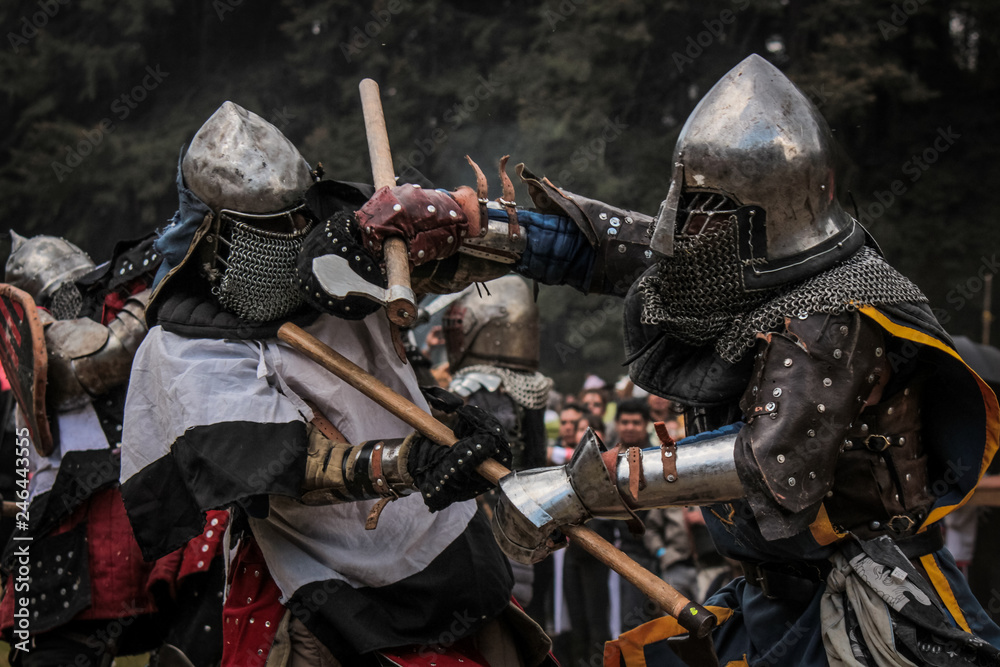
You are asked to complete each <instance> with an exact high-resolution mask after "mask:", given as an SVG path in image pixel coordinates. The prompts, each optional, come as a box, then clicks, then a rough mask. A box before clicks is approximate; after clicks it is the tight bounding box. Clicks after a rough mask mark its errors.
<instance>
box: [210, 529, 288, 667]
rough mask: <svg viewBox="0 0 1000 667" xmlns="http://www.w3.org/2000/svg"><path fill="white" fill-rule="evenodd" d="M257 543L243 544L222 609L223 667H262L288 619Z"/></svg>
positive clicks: (234, 562) (235, 559)
mask: <svg viewBox="0 0 1000 667" xmlns="http://www.w3.org/2000/svg"><path fill="white" fill-rule="evenodd" d="M279 595H280V591H279V590H278V585H277V584H276V583H274V579H272V578H271V572H270V571H269V570H268V569H267V565H266V564H265V563H264V554H262V553H261V551H260V547H258V546H257V542H256V540H254V539H253V538H247V539H244V540H242V541H241V542H240V547H239V549H238V550H237V552H236V557H235V558H234V559H233V563H232V566H231V569H230V581H229V595H228V596H227V597H226V602H225V604H224V605H223V607H222V619H223V620H222V639H223V646H222V667H263V665H264V663H266V662H267V656H268V654H269V653H270V651H271V644H272V643H273V642H274V636H275V634H277V632H278V624H279V623H280V622H281V618H282V616H284V615H285V607H284V606H283V605H282V604H281V603H280V602H279V601H278V596H279Z"/></svg>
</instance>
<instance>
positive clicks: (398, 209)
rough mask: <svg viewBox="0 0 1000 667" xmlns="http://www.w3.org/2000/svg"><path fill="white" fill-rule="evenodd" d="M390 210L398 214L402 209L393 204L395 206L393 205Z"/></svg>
mask: <svg viewBox="0 0 1000 667" xmlns="http://www.w3.org/2000/svg"><path fill="white" fill-rule="evenodd" d="M392 210H393V211H396V212H399V211H402V210H403V207H402V206H401V205H399V204H395V205H393V207H392Z"/></svg>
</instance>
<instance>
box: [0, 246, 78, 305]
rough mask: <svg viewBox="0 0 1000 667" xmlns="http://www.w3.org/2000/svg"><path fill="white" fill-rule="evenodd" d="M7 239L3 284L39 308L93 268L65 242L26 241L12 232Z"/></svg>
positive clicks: (75, 248) (47, 303)
mask: <svg viewBox="0 0 1000 667" xmlns="http://www.w3.org/2000/svg"><path fill="white" fill-rule="evenodd" d="M10 238H11V250H10V257H9V258H8V259H7V266H6V281H7V282H8V283H10V284H11V285H13V286H14V287H17V288H19V289H22V290H24V291H25V292H27V293H28V294H30V295H31V298H33V299H34V300H35V303H37V304H38V305H40V306H46V307H48V306H49V305H50V302H51V300H52V296H53V295H54V294H55V293H56V291H58V290H59V288H60V287H63V286H64V285H66V284H67V283H68V282H72V281H74V280H76V279H77V278H79V277H81V276H83V275H85V274H87V273H90V272H91V271H93V270H94V268H95V267H96V265H95V264H94V260H92V259H91V258H90V255H88V254H87V253H85V252H84V251H83V250H81V249H80V248H79V247H77V246H76V245H74V244H72V243H70V242H69V241H67V240H66V239H62V238H59V237H56V236H45V235H39V236H34V237H32V238H30V239H28V238H25V237H23V236H21V235H20V234H18V233H17V232H15V231H13V230H11V232H10Z"/></svg>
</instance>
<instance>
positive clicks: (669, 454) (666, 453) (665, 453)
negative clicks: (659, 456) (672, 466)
mask: <svg viewBox="0 0 1000 667" xmlns="http://www.w3.org/2000/svg"><path fill="white" fill-rule="evenodd" d="M663 455H664V456H666V457H667V458H668V459H669V458H671V457H672V456H673V455H674V453H673V452H664V453H663Z"/></svg>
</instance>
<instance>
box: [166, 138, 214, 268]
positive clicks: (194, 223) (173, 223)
mask: <svg viewBox="0 0 1000 667" xmlns="http://www.w3.org/2000/svg"><path fill="white" fill-rule="evenodd" d="M186 148H187V147H186V146H185V147H182V148H181V154H180V157H178V159H177V200H178V201H177V211H176V212H175V213H174V217H173V218H171V220H170V222H169V223H168V224H167V226H166V227H164V228H163V229H162V230H160V231H159V236H158V237H157V239H156V241H154V242H153V247H154V248H156V251H157V252H158V253H159V254H160V256H162V257H163V263H162V264H160V268H159V270H158V271H157V272H156V278H154V280H153V286H154V287H156V286H157V285H159V284H160V281H161V280H163V278H164V276H166V275H167V273H168V272H169V271H170V270H171V269H173V268H174V267H175V266H177V265H178V264H180V263H181V262H182V261H183V260H184V256H185V255H186V254H187V251H188V248H190V247H191V242H192V241H193V240H194V233H195V232H196V231H198V227H200V226H201V223H202V222H203V221H204V220H205V216H206V215H208V214H209V213H211V212H212V209H210V208H209V207H208V204H206V203H205V202H203V201H202V200H201V199H199V198H198V196H197V195H196V194H195V193H193V192H191V190H189V189H188V188H187V186H186V185H184V175H183V174H182V173H181V160H182V159H183V158H184V152H185V150H186Z"/></svg>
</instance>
